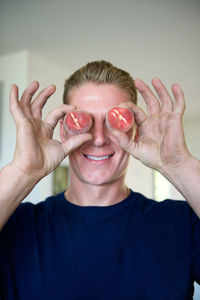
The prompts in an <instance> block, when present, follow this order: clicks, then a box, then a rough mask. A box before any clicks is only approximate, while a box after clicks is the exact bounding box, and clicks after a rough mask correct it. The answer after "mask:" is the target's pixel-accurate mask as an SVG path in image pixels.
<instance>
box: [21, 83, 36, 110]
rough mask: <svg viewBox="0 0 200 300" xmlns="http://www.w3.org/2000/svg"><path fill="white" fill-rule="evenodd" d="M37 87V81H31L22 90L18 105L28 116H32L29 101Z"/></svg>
mask: <svg viewBox="0 0 200 300" xmlns="http://www.w3.org/2000/svg"><path fill="white" fill-rule="evenodd" d="M38 88H39V82H37V81H33V82H32V83H31V84H30V85H29V86H28V88H27V89H25V90H24V92H23V94H22V97H21V100H20V106H21V108H22V110H23V112H24V113H25V114H27V115H28V116H32V112H31V106H30V102H31V100H32V97H33V95H34V94H35V92H36V91H37V90H38Z"/></svg>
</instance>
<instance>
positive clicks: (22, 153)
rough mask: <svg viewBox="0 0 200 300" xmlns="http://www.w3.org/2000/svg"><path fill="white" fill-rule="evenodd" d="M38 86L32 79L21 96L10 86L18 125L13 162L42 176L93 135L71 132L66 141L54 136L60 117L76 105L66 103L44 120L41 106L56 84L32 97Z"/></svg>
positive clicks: (14, 115)
mask: <svg viewBox="0 0 200 300" xmlns="http://www.w3.org/2000/svg"><path fill="white" fill-rule="evenodd" d="M38 88H39V83H38V82H37V81H34V82H32V83H31V84H30V85H29V87H28V88H27V89H26V90H25V91H24V93H23V95H22V97H21V99H20V100H19V99H18V87H17V86H16V85H12V86H11V90H10V112H11V114H12V116H13V118H14V120H15V124H16V129H17V140H16V149H15V154H14V158H13V161H12V163H11V165H12V166H15V169H16V170H18V171H19V172H22V173H23V174H24V175H28V176H29V178H30V177H31V176H34V178H37V179H38V180H40V179H41V178H42V177H44V176H45V175H47V174H49V173H50V172H52V171H53V170H54V169H55V168H56V167H57V166H58V165H59V164H60V163H61V162H62V160H63V159H64V158H65V157H66V156H67V155H68V153H69V152H70V151H72V150H73V149H74V148H77V147H78V146H80V145H81V144H82V143H84V142H85V141H87V140H89V139H91V135H90V134H81V135H77V136H71V137H70V138H68V139H67V140H66V141H65V142H63V143H61V142H59V141H57V140H55V139H53V131H54V128H55V127H56V125H57V123H58V121H59V120H60V119H61V118H62V117H63V116H64V115H65V114H66V113H67V112H68V111H70V110H72V109H73V108H74V107H72V106H70V105H66V104H63V105H61V106H59V107H57V108H56V109H55V110H53V111H52V112H50V113H49V115H48V116H47V118H46V119H45V121H42V119H41V118H42V109H43V107H44V105H45V104H46V102H47V100H48V99H49V97H50V96H51V95H52V94H53V93H54V92H55V90H56V87H55V86H54V85H50V86H49V87H47V88H45V89H44V90H42V91H41V92H40V93H39V95H38V96H37V97H36V98H35V100H33V101H32V98H33V96H34V94H35V93H36V91H37V90H38Z"/></svg>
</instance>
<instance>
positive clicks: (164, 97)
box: [152, 78, 173, 112]
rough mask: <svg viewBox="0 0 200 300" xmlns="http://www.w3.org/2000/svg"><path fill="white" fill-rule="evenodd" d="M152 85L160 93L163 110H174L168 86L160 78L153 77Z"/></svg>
mask: <svg viewBox="0 0 200 300" xmlns="http://www.w3.org/2000/svg"><path fill="white" fill-rule="evenodd" d="M152 85H153V87H154V89H155V90H156V93H157V94H158V97H159V99H160V102H161V111H162V112H171V111H172V110H173V101H172V99H171V97H170V95H169V93H168V91H167V88H166V87H165V86H164V84H163V83H162V82H161V80H160V79H159V78H154V79H152Z"/></svg>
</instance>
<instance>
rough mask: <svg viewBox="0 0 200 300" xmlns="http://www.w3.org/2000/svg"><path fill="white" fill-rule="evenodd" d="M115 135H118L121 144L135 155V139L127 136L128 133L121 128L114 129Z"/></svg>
mask: <svg viewBox="0 0 200 300" xmlns="http://www.w3.org/2000/svg"><path fill="white" fill-rule="evenodd" d="M112 133H113V135H114V136H115V137H116V139H117V141H118V143H119V146H120V147H121V148H122V149H123V150H125V151H127V152H129V153H130V154H131V155H133V156H134V148H135V144H136V143H135V141H134V140H131V139H129V137H128V136H127V134H125V133H124V132H121V131H119V130H113V132H112Z"/></svg>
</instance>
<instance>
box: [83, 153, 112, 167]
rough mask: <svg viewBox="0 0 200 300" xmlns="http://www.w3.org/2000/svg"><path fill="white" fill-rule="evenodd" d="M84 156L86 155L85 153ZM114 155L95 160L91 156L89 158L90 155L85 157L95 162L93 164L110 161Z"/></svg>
mask: <svg viewBox="0 0 200 300" xmlns="http://www.w3.org/2000/svg"><path fill="white" fill-rule="evenodd" d="M83 156H84V155H83ZM112 157H113V155H112V156H110V157H108V158H105V159H101V160H94V159H91V158H89V157H86V156H84V158H85V159H87V161H89V162H91V163H93V164H97V165H99V164H103V163H105V162H108V161H109V160H110V159H111V158H112Z"/></svg>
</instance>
